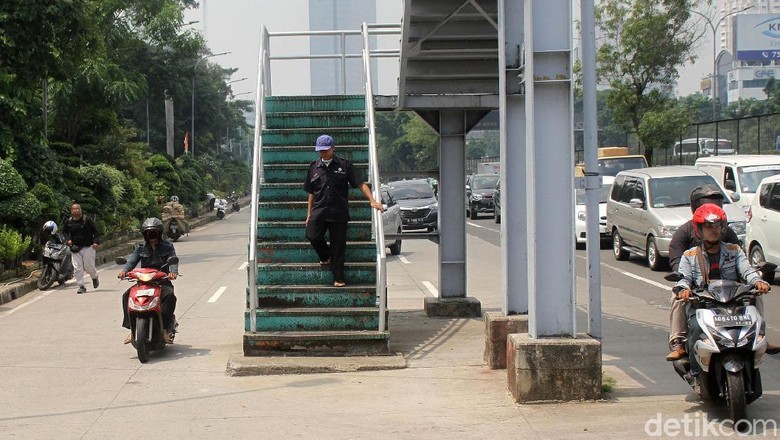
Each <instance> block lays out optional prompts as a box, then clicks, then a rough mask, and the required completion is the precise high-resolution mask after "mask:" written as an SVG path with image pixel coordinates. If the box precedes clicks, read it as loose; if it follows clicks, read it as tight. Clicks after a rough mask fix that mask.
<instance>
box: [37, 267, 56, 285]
mask: <svg viewBox="0 0 780 440" xmlns="http://www.w3.org/2000/svg"><path fill="white" fill-rule="evenodd" d="M56 280H57V270H56V269H54V266H52V265H50V264H47V265H46V266H44V267H43V272H41V275H40V276H39V277H38V281H37V282H36V284H37V285H38V288H39V289H41V290H46V289H48V288H49V287H51V285H52V284H54V282H55V281H56Z"/></svg>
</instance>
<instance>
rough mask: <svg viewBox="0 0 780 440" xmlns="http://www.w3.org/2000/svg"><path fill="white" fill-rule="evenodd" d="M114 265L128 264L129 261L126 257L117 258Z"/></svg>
mask: <svg viewBox="0 0 780 440" xmlns="http://www.w3.org/2000/svg"><path fill="white" fill-rule="evenodd" d="M114 263H116V264H127V259H126V258H125V257H116V260H114Z"/></svg>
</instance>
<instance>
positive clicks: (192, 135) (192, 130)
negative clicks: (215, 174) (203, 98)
mask: <svg viewBox="0 0 780 440" xmlns="http://www.w3.org/2000/svg"><path fill="white" fill-rule="evenodd" d="M229 53H230V52H221V53H215V54H211V55H206V56H204V57H201V58H200V59H199V60H198V62H197V63H195V67H193V68H192V105H191V108H190V111H191V114H190V124H191V126H190V146H191V148H192V157H193V158H194V157H195V72H197V70H198V64H200V62H201V61H203V60H205V59H207V58H211V57H218V56H221V55H227V54H229Z"/></svg>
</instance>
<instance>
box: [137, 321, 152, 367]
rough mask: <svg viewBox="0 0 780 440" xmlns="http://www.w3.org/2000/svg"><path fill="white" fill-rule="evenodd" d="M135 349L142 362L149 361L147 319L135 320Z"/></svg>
mask: <svg viewBox="0 0 780 440" xmlns="http://www.w3.org/2000/svg"><path fill="white" fill-rule="evenodd" d="M135 349H136V351H137V352H138V360H139V361H141V363H142V364H145V363H147V362H149V319H148V318H136V320H135Z"/></svg>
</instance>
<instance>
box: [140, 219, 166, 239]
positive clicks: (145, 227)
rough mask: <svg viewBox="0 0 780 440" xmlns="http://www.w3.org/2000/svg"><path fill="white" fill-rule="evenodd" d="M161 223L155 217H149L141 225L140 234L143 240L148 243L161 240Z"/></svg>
mask: <svg viewBox="0 0 780 440" xmlns="http://www.w3.org/2000/svg"><path fill="white" fill-rule="evenodd" d="M162 232H163V223H162V221H160V219H159V218H157V217H149V218H148V219H146V220H144V222H143V223H142V224H141V234H142V235H143V236H144V240H146V241H149V240H153V239H157V240H159V239H160V238H162Z"/></svg>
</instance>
